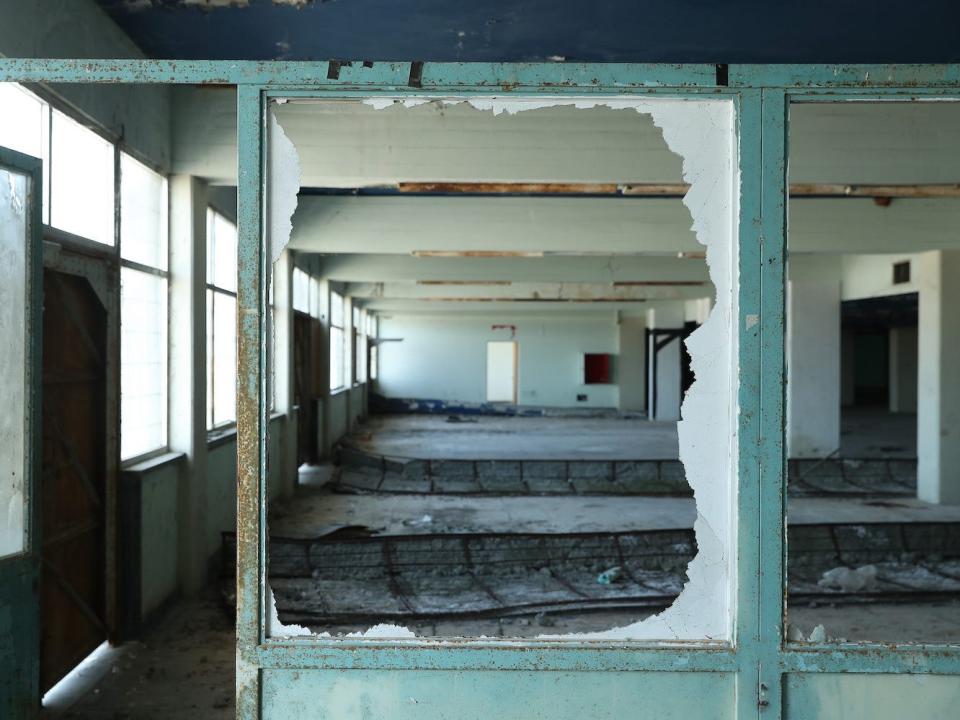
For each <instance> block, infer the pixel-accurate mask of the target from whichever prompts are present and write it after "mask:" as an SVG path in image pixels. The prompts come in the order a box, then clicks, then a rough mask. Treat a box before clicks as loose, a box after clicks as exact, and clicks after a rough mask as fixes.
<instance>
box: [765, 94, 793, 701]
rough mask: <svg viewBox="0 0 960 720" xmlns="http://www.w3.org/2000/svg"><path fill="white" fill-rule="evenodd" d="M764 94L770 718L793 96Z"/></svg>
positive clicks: (779, 622)
mask: <svg viewBox="0 0 960 720" xmlns="http://www.w3.org/2000/svg"><path fill="white" fill-rule="evenodd" d="M761 93H762V94H761V98H762V100H761V104H762V128H761V137H762V143H761V148H762V158H761V164H762V168H761V182H762V184H761V203H762V205H761V216H762V220H761V249H760V250H761V253H762V256H761V270H760V294H761V297H760V338H761V367H760V371H761V373H760V443H759V448H760V516H761V518H763V522H762V524H761V527H760V642H761V647H762V651H763V652H762V655H761V664H760V676H761V680H760V681H761V682H762V683H763V684H764V685H766V687H767V693H766V694H767V700H768V702H769V705H768V712H767V713H766V715H767V717H770V718H779V717H781V714H782V695H783V687H782V675H781V672H780V669H781V662H780V660H781V652H782V647H783V619H784V607H785V603H784V601H785V590H784V589H785V584H786V561H785V557H786V475H785V467H786V463H785V456H784V426H785V422H786V418H785V405H786V403H785V386H786V372H785V364H784V329H785V324H786V309H785V304H786V303H785V295H786V286H785V268H786V262H787V215H786V211H787V204H786V203H787V193H786V175H787V97H786V93H785V92H784V90H782V89H774V88H767V89H764V90H762V91H761Z"/></svg>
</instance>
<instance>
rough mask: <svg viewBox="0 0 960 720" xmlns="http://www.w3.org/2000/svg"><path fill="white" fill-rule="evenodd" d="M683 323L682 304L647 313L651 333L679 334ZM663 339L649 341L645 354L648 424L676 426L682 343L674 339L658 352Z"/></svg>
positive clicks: (659, 308) (676, 303) (669, 305)
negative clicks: (653, 421)
mask: <svg viewBox="0 0 960 720" xmlns="http://www.w3.org/2000/svg"><path fill="white" fill-rule="evenodd" d="M683 321H684V304H683V301H677V302H674V303H670V304H664V305H662V306H660V307H657V308H654V309H651V310H648V311H647V326H648V327H649V328H650V329H651V330H682V329H683ZM664 340H665V338H663V337H661V338H657V336H656V335H652V336H651V338H650V343H649V346H648V347H647V353H648V356H649V357H650V362H649V363H648V365H649V369H650V380H649V388H650V395H651V398H650V402H651V417H650V419H651V420H659V421H666V422H676V421H677V420H679V419H680V401H681V397H680V358H681V347H680V343H681V342H683V341H682V340H681V339H680V338H674V339H673V340H670V341H669V342H666V343H665V344H663V346H662V348H661V349H660V351H659V352H657V351H656V346H657V344H658V343H661V342H662V341H664Z"/></svg>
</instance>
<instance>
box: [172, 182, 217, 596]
mask: <svg viewBox="0 0 960 720" xmlns="http://www.w3.org/2000/svg"><path fill="white" fill-rule="evenodd" d="M207 191H208V187H207V184H206V183H205V182H204V181H202V180H200V179H199V178H196V177H192V176H189V175H175V176H174V177H172V178H171V179H170V322H169V328H170V330H169V332H170V449H171V450H173V451H175V452H182V453H184V455H186V461H185V462H183V463H182V464H181V467H180V477H179V486H178V492H177V496H178V502H177V518H178V523H177V528H178V548H177V551H178V566H179V576H180V588H181V591H182V592H184V593H185V594H188V595H189V594H191V593H195V592H197V591H199V590H200V589H201V588H202V587H203V586H204V584H205V583H206V580H207V557H206V553H205V552H204V548H206V535H205V520H206V515H207V511H206V508H207V495H206V490H207V483H206V477H207V415H206V413H207V364H206V356H207V313H206V288H207Z"/></svg>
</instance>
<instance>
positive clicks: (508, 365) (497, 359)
mask: <svg viewBox="0 0 960 720" xmlns="http://www.w3.org/2000/svg"><path fill="white" fill-rule="evenodd" d="M487 402H501V403H516V402H517V343H516V342H514V341H512V340H496V341H490V342H488V343H487Z"/></svg>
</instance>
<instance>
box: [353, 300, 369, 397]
mask: <svg viewBox="0 0 960 720" xmlns="http://www.w3.org/2000/svg"><path fill="white" fill-rule="evenodd" d="M363 330H364V328H363V314H362V313H361V312H360V308H358V307H357V306H356V305H354V306H353V381H354V382H355V383H362V382H365V381H366V379H367V367H366V365H367V363H366V359H367V338H366V335H364V332H363Z"/></svg>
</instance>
